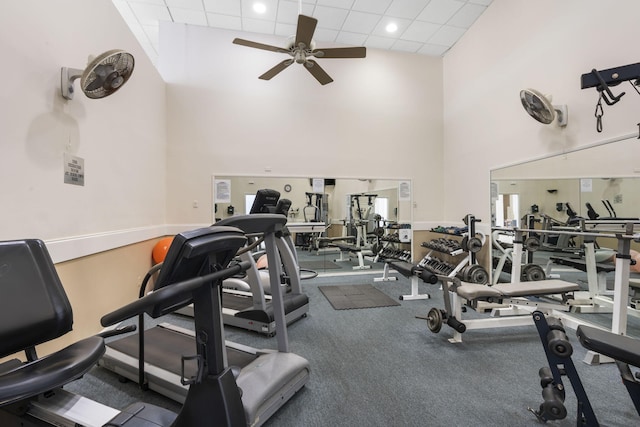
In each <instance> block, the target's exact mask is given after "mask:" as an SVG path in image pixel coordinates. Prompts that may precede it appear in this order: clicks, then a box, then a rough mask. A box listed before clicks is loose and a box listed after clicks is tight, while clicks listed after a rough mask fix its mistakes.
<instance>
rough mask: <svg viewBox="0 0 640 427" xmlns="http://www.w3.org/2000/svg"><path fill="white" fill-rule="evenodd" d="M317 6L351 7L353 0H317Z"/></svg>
mask: <svg viewBox="0 0 640 427" xmlns="http://www.w3.org/2000/svg"><path fill="white" fill-rule="evenodd" d="M316 3H317V4H318V6H329V7H339V8H341V9H351V6H353V0H318V1H317V2H316Z"/></svg>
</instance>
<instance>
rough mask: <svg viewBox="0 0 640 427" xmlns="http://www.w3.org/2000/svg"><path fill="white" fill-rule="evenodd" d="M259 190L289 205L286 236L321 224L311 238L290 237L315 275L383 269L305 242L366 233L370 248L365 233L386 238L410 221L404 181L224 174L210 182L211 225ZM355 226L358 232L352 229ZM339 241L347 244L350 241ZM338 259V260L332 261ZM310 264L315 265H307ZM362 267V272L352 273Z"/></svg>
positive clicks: (239, 210)
mask: <svg viewBox="0 0 640 427" xmlns="http://www.w3.org/2000/svg"><path fill="white" fill-rule="evenodd" d="M265 188H266V189H272V190H276V191H278V192H280V197H281V198H286V199H289V200H290V201H291V208H290V210H289V224H290V225H291V227H290V229H291V230H292V231H294V232H295V230H296V227H295V226H296V225H300V224H312V223H319V224H321V225H320V226H318V227H314V228H313V230H314V231H313V232H312V233H308V232H306V231H308V229H305V232H304V233H302V232H301V233H296V234H295V235H294V241H295V242H296V248H297V250H298V254H299V258H300V259H301V260H304V261H306V262H305V263H304V264H306V265H308V266H310V267H312V269H313V270H316V271H318V272H321V273H332V272H335V273H339V272H363V273H369V272H371V271H372V270H376V269H381V268H383V264H382V263H377V262H373V257H370V256H365V257H364V260H363V261H361V260H359V259H358V257H357V254H356V253H352V254H351V256H349V254H347V253H344V254H342V255H341V253H340V251H339V249H338V248H336V247H335V246H327V245H326V244H324V242H323V244H322V245H320V244H318V243H317V242H314V241H313V240H310V239H313V238H319V237H326V238H335V239H336V241H337V242H339V239H338V238H340V237H351V236H352V237H353V238H354V239H355V238H358V237H359V236H362V235H363V234H367V235H369V239H368V242H367V243H368V244H369V245H372V244H373V243H376V242H375V241H374V240H373V239H372V238H371V234H375V232H376V231H377V232H378V233H379V234H380V233H381V230H380V228H382V229H383V230H384V233H385V234H390V233H392V232H393V231H394V230H393V229H390V226H393V225H394V224H411V222H412V209H411V206H412V194H411V181H410V180H408V179H375V178H371V179H356V178H309V177H272V176H230V175H220V176H217V175H216V176H214V177H212V191H213V200H214V206H215V212H213V219H214V221H215V220H219V219H223V218H227V217H229V216H232V215H238V214H245V213H248V212H249V210H250V209H251V205H252V203H253V198H254V196H255V194H256V192H257V191H258V190H260V189H265ZM357 224H360V225H362V227H360V228H358V226H357ZM376 229H378V230H376ZM365 238H366V237H365ZM345 241H351V242H353V239H346V240H345ZM364 253H365V254H366V253H367V252H366V251H365V252H364ZM340 258H342V259H344V261H338V262H336V261H335V260H336V259H340ZM313 260H315V261H317V262H311V261H313ZM307 261H308V262H307ZM363 262H364V264H365V267H366V268H362V269H361V268H358V267H360V266H361V265H362V263H363ZM302 265H303V262H302V261H301V266H302Z"/></svg>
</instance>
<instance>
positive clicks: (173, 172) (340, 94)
mask: <svg viewBox="0 0 640 427" xmlns="http://www.w3.org/2000/svg"><path fill="white" fill-rule="evenodd" d="M236 36H238V33H237V32H231V31H223V30H215V29H211V28H201V27H193V26H185V25H176V24H163V25H161V26H160V44H161V46H162V49H161V53H160V69H161V72H162V75H163V77H164V78H165V80H166V81H167V83H168V87H167V105H168V115H167V117H168V130H169V131H168V132H169V133H168V135H169V158H170V162H169V164H168V173H169V188H168V200H169V203H168V206H169V208H168V218H169V221H170V222H175V221H179V222H204V221H209V220H210V218H211V208H212V202H211V179H210V177H211V175H219V176H223V175H232V174H234V175H246V176H256V175H262V174H265V172H267V171H269V172H267V173H271V174H273V175H274V176H292V177H306V178H309V177H317V178H334V177H335V178H405V179H406V178H409V179H412V180H413V182H414V183H420V186H419V187H418V188H416V189H415V191H414V200H415V201H416V207H415V209H414V212H413V214H414V215H413V217H414V218H417V219H420V220H426V219H434V218H435V219H440V218H442V205H441V203H433V202H432V201H433V200H441V199H442V175H443V163H442V61H441V59H440V58H432V57H427V56H424V55H411V54H403V53H397V52H390V51H381V50H375V49H369V50H368V51H367V58H366V59H364V60H360V59H327V60H324V61H319V62H321V65H322V66H323V67H324V68H325V70H326V71H327V72H328V73H329V74H330V75H331V76H332V77H333V78H334V82H333V83H331V84H328V85H326V86H321V85H320V84H318V83H317V81H315V79H313V78H312V77H311V75H310V74H309V73H308V72H306V71H305V70H304V69H301V68H300V66H299V65H298V64H294V65H292V66H291V67H289V68H288V69H286V70H284V71H283V72H282V73H281V74H279V75H278V76H276V77H274V78H273V79H272V80H270V81H263V80H259V79H258V76H259V75H260V74H262V73H263V72H264V71H266V70H267V69H269V68H271V67H272V66H273V65H275V64H276V63H277V62H279V61H281V60H282V59H283V58H282V57H281V56H280V55H278V54H276V53H274V52H265V51H260V50H256V49H249V48H246V47H243V46H238V45H234V44H232V40H233V38H234V37H236ZM242 36H243V37H245V38H250V39H256V40H259V41H261V42H263V43H270V44H282V43H284V40H283V39H282V38H276V37H273V38H270V37H268V36H264V35H252V34H244V35H242ZM427 187H428V188H427ZM194 200H198V201H199V206H200V207H199V208H193V207H192V206H193V201H194Z"/></svg>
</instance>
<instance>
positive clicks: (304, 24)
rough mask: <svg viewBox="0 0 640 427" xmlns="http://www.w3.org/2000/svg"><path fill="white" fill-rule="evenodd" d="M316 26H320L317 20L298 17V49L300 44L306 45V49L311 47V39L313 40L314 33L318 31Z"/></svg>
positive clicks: (302, 16)
mask: <svg viewBox="0 0 640 427" xmlns="http://www.w3.org/2000/svg"><path fill="white" fill-rule="evenodd" d="M316 25H318V20H317V19H316V18H312V17H310V16H305V15H298V28H297V29H296V42H295V43H296V44H295V45H296V47H297V46H299V45H300V43H304V47H305V48H308V47H309V46H311V39H312V38H313V33H314V32H315V31H316Z"/></svg>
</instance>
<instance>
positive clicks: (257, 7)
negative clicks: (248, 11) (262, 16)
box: [253, 3, 267, 13]
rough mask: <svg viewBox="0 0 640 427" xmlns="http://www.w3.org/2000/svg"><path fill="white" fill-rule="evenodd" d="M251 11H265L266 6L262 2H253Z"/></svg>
mask: <svg viewBox="0 0 640 427" xmlns="http://www.w3.org/2000/svg"><path fill="white" fill-rule="evenodd" d="M253 11H254V12H255V13H265V12H266V11H267V6H265V5H264V3H254V4H253Z"/></svg>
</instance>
